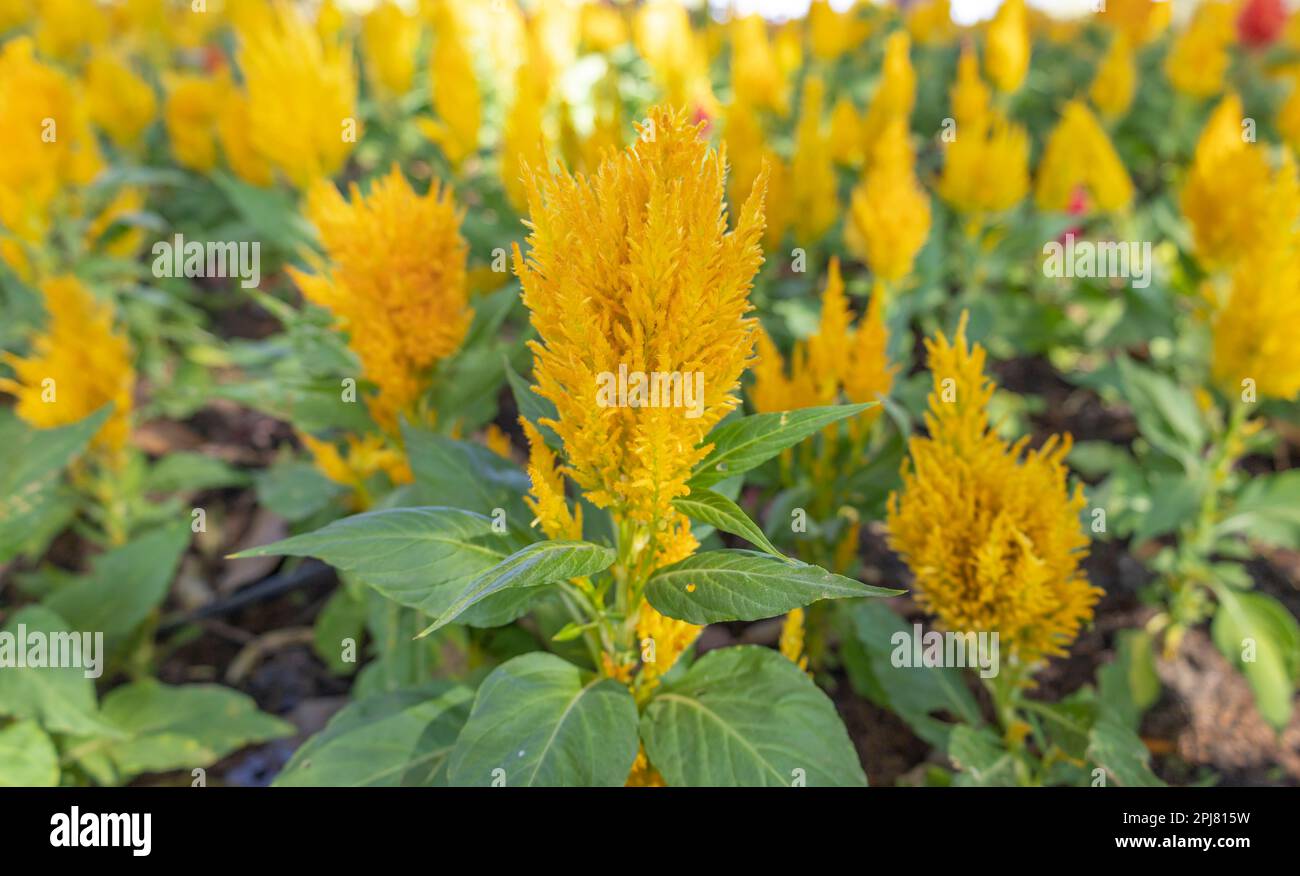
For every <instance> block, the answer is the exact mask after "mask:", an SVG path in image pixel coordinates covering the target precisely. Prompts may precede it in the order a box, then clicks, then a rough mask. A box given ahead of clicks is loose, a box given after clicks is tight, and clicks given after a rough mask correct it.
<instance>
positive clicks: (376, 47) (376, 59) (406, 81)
mask: <svg viewBox="0 0 1300 876" xmlns="http://www.w3.org/2000/svg"><path fill="white" fill-rule="evenodd" d="M419 46H420V19H419V18H417V17H416V16H414V15H411V14H409V13H407V12H406V11H405V10H403V9H402V7H400V6H398V5H397V3H395V2H393V0H380V2H379V3H378V4H377V5H376V6H375V8H374V9H372V10H370V13H369V14H368V15H366V16H365V18H363V19H362V20H361V55H362V59H363V60H364V62H365V68H366V70H367V71H368V73H369V76H370V81H371V83H373V85H374V86H375V91H376V92H377V93H379V94H380V95H382V96H383V97H384V98H385V99H387V100H392V99H394V98H398V97H401V96H402V95H404V94H406V92H408V91H410V90H411V83H412V82H414V81H415V54H416V49H418V48H419Z"/></svg>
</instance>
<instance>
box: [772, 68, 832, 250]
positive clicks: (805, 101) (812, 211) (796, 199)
mask: <svg viewBox="0 0 1300 876" xmlns="http://www.w3.org/2000/svg"><path fill="white" fill-rule="evenodd" d="M825 101H826V85H825V83H824V82H822V79H821V77H820V76H808V77H807V78H806V79H804V83H803V94H802V96H801V97H800V98H799V123H798V125H797V126H796V128H795V133H794V155H793V157H792V158H791V159H790V177H789V179H790V199H791V203H790V209H791V210H792V211H793V213H794V220H793V221H794V234H795V239H796V240H798V241H799V242H800V243H801V244H805V245H809V244H812V243H815V242H816V241H818V240H819V239H820V238H821V236H822V235H823V234H825V233H826V232H827V230H829V229H830V227H831V226H832V225H834V224H835V219H836V217H837V216H838V215H839V203H838V201H837V199H836V192H835V159H834V157H833V155H832V149H831V138H830V131H829V129H828V128H827V126H826V125H825V124H824V122H823V119H822V114H823V110H824V108H825ZM772 200H773V201H775V193H774V194H773V198H772Z"/></svg>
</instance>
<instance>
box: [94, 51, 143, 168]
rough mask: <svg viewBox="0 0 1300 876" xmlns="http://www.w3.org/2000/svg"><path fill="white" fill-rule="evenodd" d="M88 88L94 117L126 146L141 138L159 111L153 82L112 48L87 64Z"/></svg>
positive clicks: (107, 131) (120, 143) (121, 144)
mask: <svg viewBox="0 0 1300 876" xmlns="http://www.w3.org/2000/svg"><path fill="white" fill-rule="evenodd" d="M86 90H87V94H88V96H89V101H88V107H89V110H90V117H91V119H93V120H94V122H95V124H96V125H98V126H99V127H100V128H101V129H102V130H103V131H104V132H105V133H106V134H108V136H109V137H110V138H111V139H112V141H113V142H114V143H116V144H117V145H118V146H120V147H122V148H124V149H125V148H130V147H133V146H135V145H136V144H137V143H139V142H140V135H141V134H142V133H143V132H144V129H145V128H147V127H149V123H150V122H152V121H153V119H154V115H155V114H156V113H157V111H158V101H157V100H156V99H155V98H154V94H153V89H152V88H150V87H149V83H147V82H145V81H144V79H142V78H141V77H140V76H139V75H137V74H136V72H135V71H134V70H132V69H131V65H130V64H128V63H126V61H124V60H122V59H121V58H120V57H118V56H116V55H113V54H111V53H108V52H98V53H96V54H95V55H94V57H92V58H91V59H90V61H89V62H88V63H87V64H86Z"/></svg>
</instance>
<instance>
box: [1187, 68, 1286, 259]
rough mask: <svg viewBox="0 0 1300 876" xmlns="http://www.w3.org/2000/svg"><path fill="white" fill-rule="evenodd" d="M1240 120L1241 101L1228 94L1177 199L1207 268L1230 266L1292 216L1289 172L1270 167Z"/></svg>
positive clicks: (1281, 228)
mask: <svg viewBox="0 0 1300 876" xmlns="http://www.w3.org/2000/svg"><path fill="white" fill-rule="evenodd" d="M1241 120H1242V109H1241V100H1240V99H1239V98H1238V97H1237V95H1235V94H1229V95H1227V96H1226V97H1224V99H1223V100H1222V101H1221V102H1220V103H1219V105H1218V106H1217V107H1216V108H1215V110H1214V112H1213V113H1212V114H1211V115H1210V120H1209V121H1208V122H1207V123H1206V125H1205V129H1204V130H1203V131H1202V132H1201V137H1200V139H1199V140H1198V141H1197V144H1196V153H1195V156H1194V157H1193V159H1192V164H1191V166H1190V167H1189V168H1188V171H1187V179H1186V181H1185V182H1184V184H1183V189H1182V194H1181V197H1180V205H1181V207H1182V210H1183V215H1184V216H1186V217H1187V220H1188V222H1189V224H1190V225H1191V226H1192V241H1193V243H1194V245H1195V251H1196V258H1197V260H1198V261H1199V262H1200V263H1201V265H1202V266H1203V267H1204V268H1205V269H1206V270H1209V271H1215V270H1219V269H1222V268H1225V267H1230V266H1232V265H1233V264H1235V263H1236V261H1237V260H1238V259H1239V258H1241V257H1242V255H1243V254H1244V253H1246V252H1248V251H1250V250H1252V249H1253V248H1254V247H1255V246H1256V245H1257V244H1258V243H1259V242H1260V241H1266V240H1272V239H1275V237H1276V236H1277V234H1278V233H1279V232H1285V231H1287V230H1288V229H1290V228H1291V227H1292V225H1293V224H1294V223H1295V220H1296V215H1297V195H1296V192H1295V184H1294V176H1293V174H1291V173H1290V172H1289V170H1288V169H1287V168H1285V167H1284V168H1282V169H1281V170H1277V171H1275V170H1274V169H1273V168H1272V167H1271V166H1270V164H1269V156H1268V153H1267V152H1266V151H1265V150H1264V149H1263V148H1262V147H1260V146H1258V145H1256V144H1254V143H1249V142H1247V141H1246V139H1245V138H1244V137H1243V131H1242V127H1241Z"/></svg>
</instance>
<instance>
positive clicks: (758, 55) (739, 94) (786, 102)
mask: <svg viewBox="0 0 1300 876" xmlns="http://www.w3.org/2000/svg"><path fill="white" fill-rule="evenodd" d="M730 31H731V84H732V88H733V89H734V91H735V98H734V99H735V100H737V101H744V102H745V103H747V104H749V105H750V106H754V107H759V108H762V109H767V110H771V111H772V112H774V113H777V114H778V115H782V116H784V115H785V114H786V113H788V112H789V111H790V90H789V88H788V86H787V85H786V79H785V76H784V75H782V72H781V68H780V66H779V65H778V64H777V62H776V57H775V55H774V53H773V51H772V43H771V41H770V40H769V39H768V36H767V21H766V20H765V19H764V18H763V17H762V16H761V15H745V16H741V17H739V18H737V19H735V20H734V21H732V22H731V25H730Z"/></svg>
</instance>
